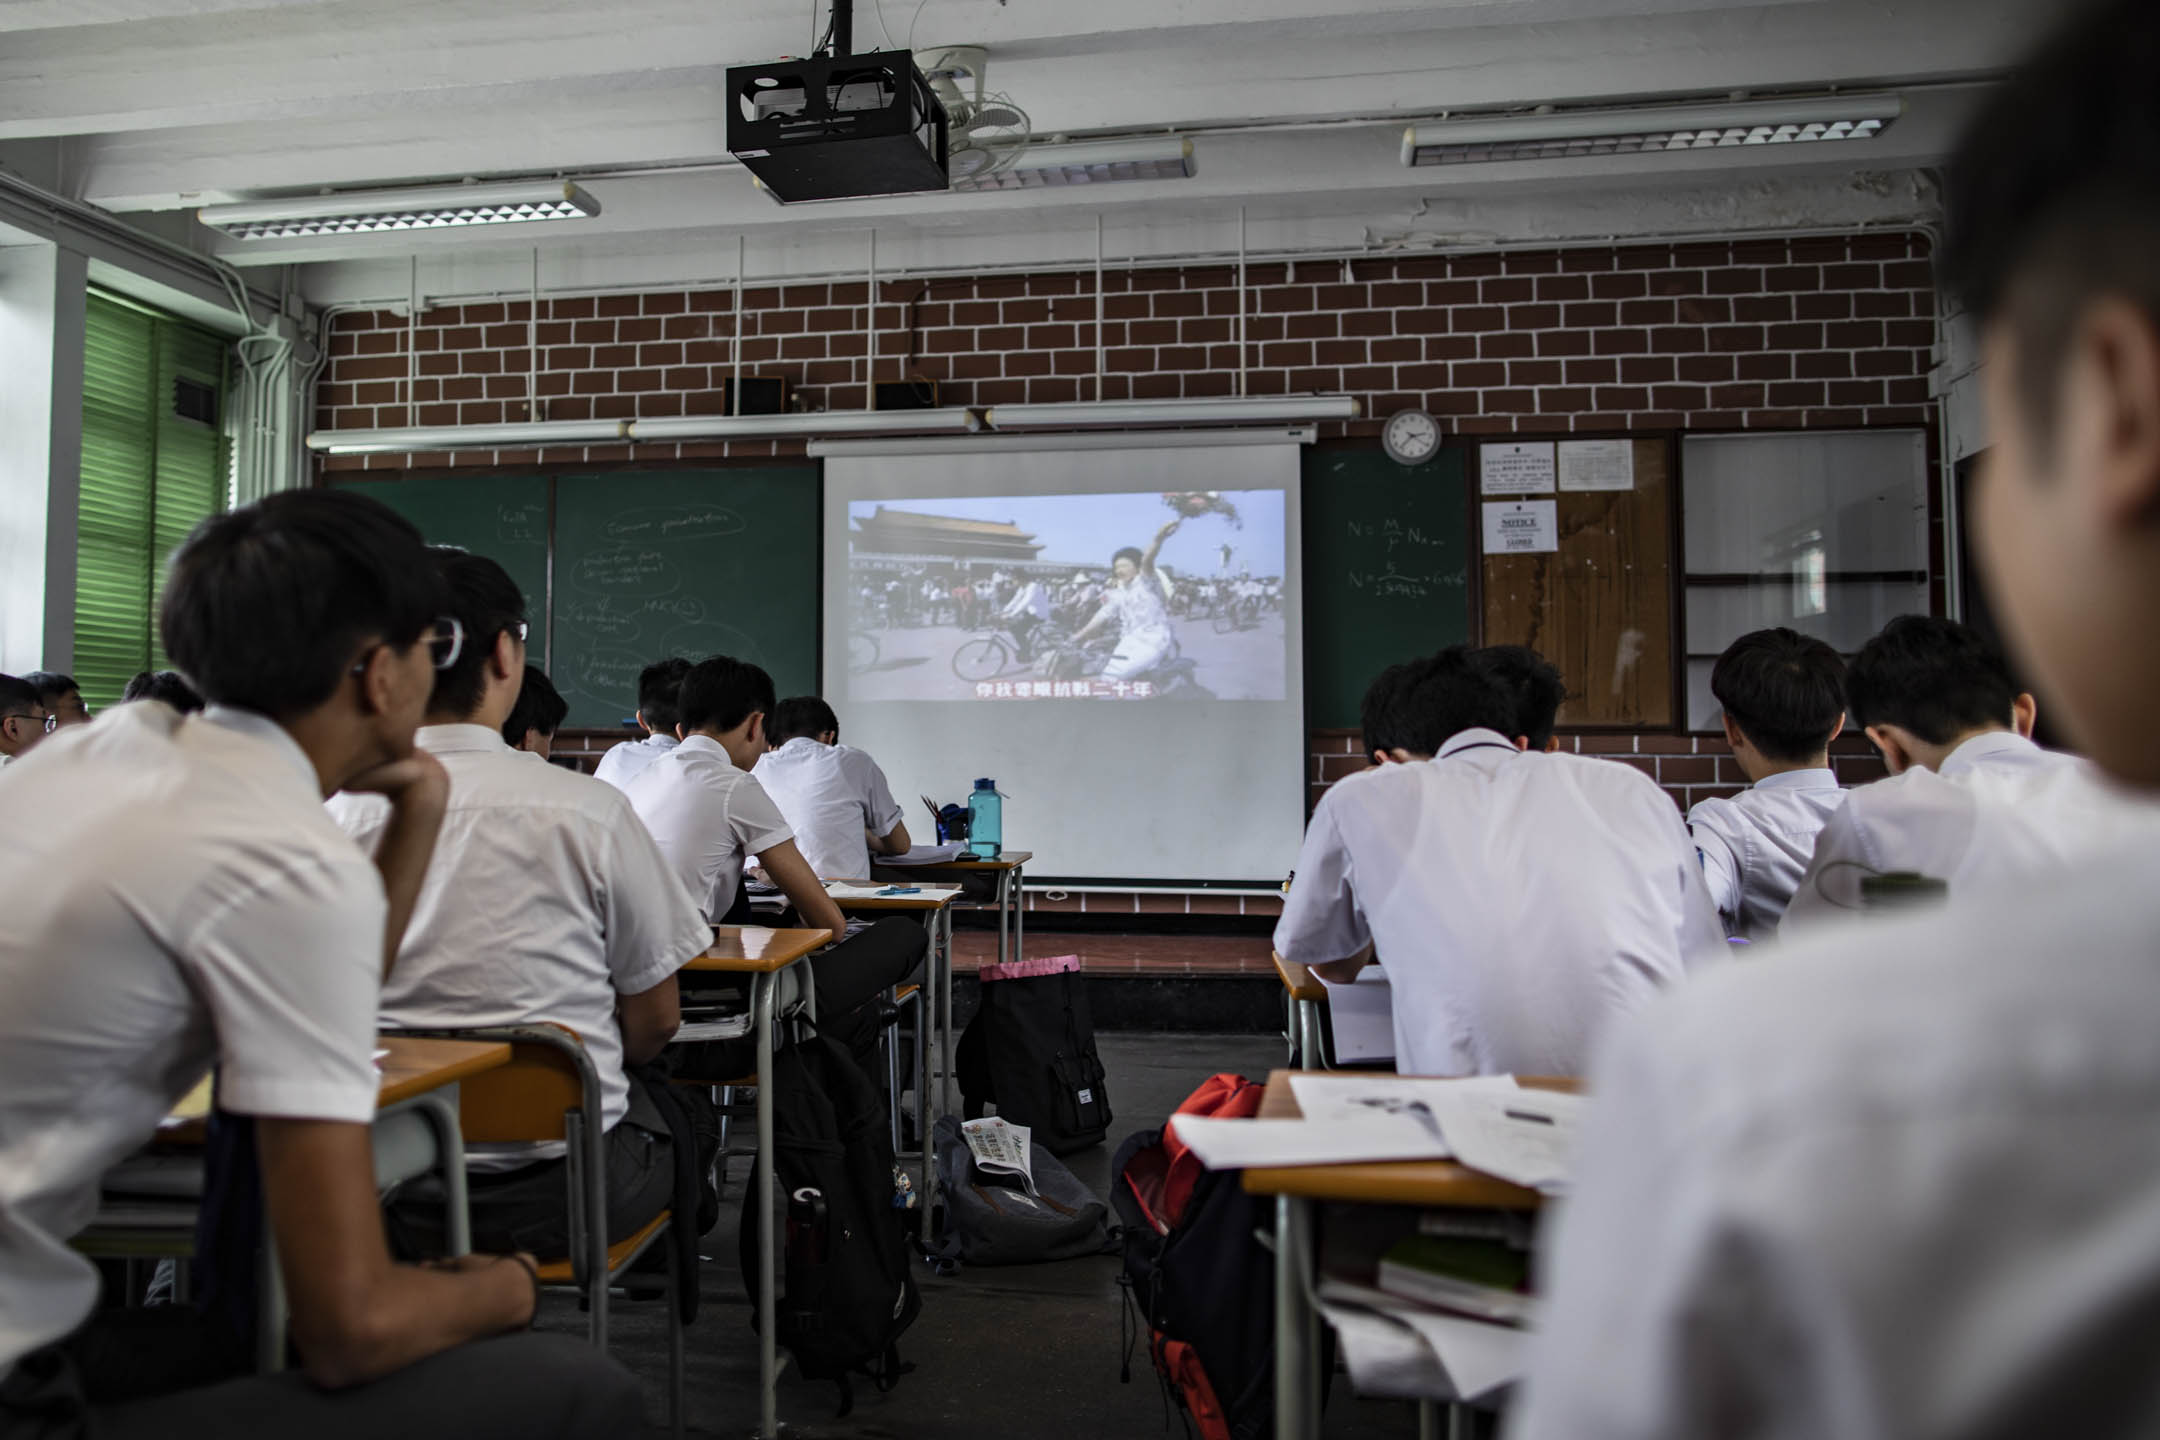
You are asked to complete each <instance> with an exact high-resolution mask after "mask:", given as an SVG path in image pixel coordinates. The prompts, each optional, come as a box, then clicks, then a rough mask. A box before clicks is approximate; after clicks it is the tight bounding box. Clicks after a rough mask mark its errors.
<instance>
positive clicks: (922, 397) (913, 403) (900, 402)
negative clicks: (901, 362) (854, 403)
mask: <svg viewBox="0 0 2160 1440" xmlns="http://www.w3.org/2000/svg"><path fill="white" fill-rule="evenodd" d="M937 397H938V382H937V381H935V380H880V381H878V382H877V384H875V385H873V386H871V387H870V408H871V409H873V410H935V409H937V403H938V398H937Z"/></svg>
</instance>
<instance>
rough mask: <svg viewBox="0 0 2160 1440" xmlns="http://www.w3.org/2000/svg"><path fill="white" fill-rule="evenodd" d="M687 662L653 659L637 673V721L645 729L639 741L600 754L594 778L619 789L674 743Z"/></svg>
mask: <svg viewBox="0 0 2160 1440" xmlns="http://www.w3.org/2000/svg"><path fill="white" fill-rule="evenodd" d="M689 673H690V662H689V661H688V660H685V659H683V658H682V657H681V656H679V655H678V656H670V657H669V658H667V659H665V660H655V661H654V662H653V663H652V664H650V665H648V666H646V667H645V668H644V669H643V670H642V671H640V672H639V673H638V682H637V693H638V702H637V704H638V708H637V722H638V726H639V728H640V729H642V730H643V731H644V732H645V738H644V739H642V740H625V741H624V742H623V743H622V744H620V745H617V746H614V747H613V748H612V749H610V750H609V751H608V752H607V753H606V754H605V755H602V756H601V757H600V763H599V764H597V765H595V766H593V779H595V780H604V781H606V782H607V783H608V784H610V785H613V786H614V787H615V788H616V789H618V790H620V789H623V788H624V787H626V786H627V785H629V783H630V781H631V778H632V777H633V776H635V775H637V774H639V773H640V772H641V771H643V770H644V769H645V767H646V766H648V765H650V764H652V763H653V761H655V760H657V759H659V758H660V757H661V756H662V755H665V754H667V753H668V751H670V750H673V749H674V748H675V745H676V734H675V726H676V721H677V712H676V695H677V693H678V692H679V691H680V690H681V689H682V681H683V676H685V675H687V674H689Z"/></svg>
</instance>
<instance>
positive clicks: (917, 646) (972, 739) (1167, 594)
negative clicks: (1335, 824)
mask: <svg viewBox="0 0 2160 1440" xmlns="http://www.w3.org/2000/svg"><path fill="white" fill-rule="evenodd" d="M1042 443H1045V444H1049V443H1053V442H1049V441H1045V442H1042ZM1298 451H1299V447H1298V445H1297V444H1296V443H1295V441H1293V440H1291V439H1289V438H1287V437H1286V438H1285V439H1283V440H1282V441H1281V442H1280V443H1269V444H1261V445H1255V444H1250V443H1246V444H1238V445H1223V446H1213V445H1210V446H1197V447H1184V446H1180V447H1169V446H1160V445H1158V446H1154V447H1150V446H1149V445H1148V444H1147V442H1146V439H1145V437H1143V436H1134V437H1132V444H1131V448H1129V449H1089V450H1057V449H1040V450H1034V449H1030V450H1018V451H1015V450H1010V449H1002V448H1001V449H998V450H995V451H990V452H988V453H979V454H972V453H962V454H920V453H915V454H893V455H862V454H853V455H848V456H845V457H841V456H833V457H828V458H827V459H826V461H825V526H824V530H825V605H824V609H825V615H824V639H825V643H824V694H825V697H826V698H827V699H828V700H829V701H831V702H832V704H833V706H834V708H835V709H836V710H837V711H838V712H839V715H840V723H841V738H842V740H843V741H844V742H845V743H847V744H849V745H853V746H857V747H860V748H862V749H864V750H867V751H869V752H870V754H872V755H873V756H875V757H876V758H877V760H878V762H879V763H880V764H881V765H883V766H884V768H885V772H886V774H887V775H888V776H889V777H890V779H891V781H892V786H893V791H894V793H895V794H896V795H898V796H900V797H901V799H902V801H903V804H904V805H905V808H906V811H907V823H908V827H909V830H910V831H911V832H912V833H913V834H915V835H916V837H917V838H918V841H919V842H922V841H926V838H927V837H926V834H925V832H927V830H928V827H929V824H930V817H929V815H928V813H927V812H926V811H925V810H924V808H923V807H922V805H921V804H920V803H919V802H918V801H917V798H916V797H917V796H918V795H928V796H931V797H933V798H935V799H936V800H938V801H940V802H944V801H949V800H964V799H965V796H966V792H967V791H968V789H969V788H970V787H971V786H972V784H973V782H974V780H975V778H976V777H978V776H988V777H991V778H993V779H995V780H996V781H997V782H998V788H999V789H1000V790H1001V791H1003V792H1005V794H1006V795H1007V796H1009V797H1010V798H1008V799H1007V800H1006V802H1005V844H1006V846H1007V848H1009V849H1019V850H1030V851H1033V852H1034V853H1035V859H1034V860H1033V861H1032V862H1031V863H1030V865H1029V870H1030V873H1031V874H1033V875H1038V876H1058V877H1066V878H1072V879H1091V878H1094V879H1125V878H1133V879H1152V880H1181V879H1191V880H1244V881H1267V882H1270V883H1272V882H1275V881H1279V880H1280V879H1281V877H1282V876H1283V875H1284V874H1285V873H1286V872H1287V871H1288V869H1289V868H1290V866H1291V865H1292V864H1293V863H1294V862H1295V860H1296V858H1297V849H1298V842H1299V839H1300V837H1301V835H1302V833H1303V829H1304V820H1305V770H1306V766H1307V762H1306V760H1305V750H1306V738H1305V697H1304V686H1303V675H1302V670H1303V667H1302V665H1301V664H1300V657H1301V656H1302V654H1303V638H1304V637H1303V633H1302V624H1301V610H1300V607H1301V584H1300V576H1299V566H1298Z"/></svg>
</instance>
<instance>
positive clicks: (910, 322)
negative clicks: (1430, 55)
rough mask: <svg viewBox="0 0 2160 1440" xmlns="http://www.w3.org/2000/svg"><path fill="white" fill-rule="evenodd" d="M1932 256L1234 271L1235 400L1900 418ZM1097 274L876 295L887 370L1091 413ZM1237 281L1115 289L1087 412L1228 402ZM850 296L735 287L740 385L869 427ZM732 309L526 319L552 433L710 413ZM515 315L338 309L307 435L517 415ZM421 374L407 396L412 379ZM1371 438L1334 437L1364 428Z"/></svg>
mask: <svg viewBox="0 0 2160 1440" xmlns="http://www.w3.org/2000/svg"><path fill="white" fill-rule="evenodd" d="M1927 243H1928V242H1927V241H1926V239H1925V238H1924V237H1922V236H1919V235H1904V234H1866V235H1853V236H1849V237H1833V238H1827V239H1802V240H1790V241H1787V240H1746V241H1735V242H1732V243H1729V244H1690V245H1634V246H1622V247H1617V248H1606V249H1579V250H1565V251H1540V252H1523V253H1516V254H1509V255H1459V256H1444V257H1441V256H1435V257H1423V258H1411V259H1392V258H1391V259H1376V260H1361V261H1357V262H1354V263H1353V264H1351V265H1350V266H1349V267H1348V270H1347V275H1348V278H1347V279H1345V278H1344V277H1345V274H1346V271H1345V267H1344V266H1343V265H1341V264H1340V263H1338V262H1310V263H1307V264H1304V265H1299V266H1296V267H1294V269H1293V268H1292V267H1285V266H1283V265H1280V264H1269V265H1256V266H1253V267H1252V268H1251V270H1250V272H1249V283H1250V289H1249V292H1248V294H1249V307H1248V313H1247V321H1246V345H1245V360H1246V364H1247V367H1248V373H1247V376H1246V387H1247V391H1248V393H1251V394H1255V395H1281V394H1292V393H1301V392H1324V393H1348V394H1353V395H1356V396H1359V397H1360V398H1361V399H1363V400H1364V402H1365V406H1366V414H1367V415H1368V416H1370V417H1378V418H1384V417H1386V416H1387V415H1389V414H1391V413H1393V412H1394V411H1395V410H1398V409H1401V408H1403V407H1406V406H1412V405H1416V406H1421V407H1423V408H1425V409H1427V410H1429V411H1431V412H1432V413H1433V414H1434V415H1436V416H1439V417H1440V418H1441V419H1442V422H1443V423H1444V424H1445V425H1447V426H1448V427H1450V428H1451V429H1453V430H1455V431H1457V432H1459V433H1504V432H1508V431H1511V430H1539V431H1552V430H1567V429H1575V430H1617V429H1638V430H1675V429H1732V428H1740V427H1750V428H1796V427H1808V428H1820V427H1833V426H1834V427H1846V426H1854V425H1917V424H1926V423H1928V422H1929V420H1930V418H1931V409H1930V407H1929V405H1928V396H1927V380H1926V375H1927V370H1928V366H1929V360H1930V356H1929V347H1930V346H1931V345H1932V344H1933V343H1934V338H1935V322H1934V318H1933V317H1934V313H1935V306H1934V292H1933V289H1932V280H1931V277H1930V266H1929V262H1928V259H1927ZM1093 281H1094V277H1093V275H1092V273H1087V272H1075V271H1058V272H1050V273H1044V274H1039V275H1027V276H997V277H985V278H980V279H954V280H928V281H922V280H904V281H889V282H881V283H880V285H879V287H878V303H877V306H876V312H877V313H876V317H875V319H876V324H877V330H878V340H877V347H878V362H877V378H878V379H880V380H897V379H901V378H907V377H920V378H925V379H931V380H936V381H938V382H940V384H941V385H942V387H943V390H942V395H941V398H942V399H943V400H944V401H946V402H947V403H952V404H965V405H976V406H984V405H995V404H1005V403H1014V402H1021V401H1031V402H1037V401H1059V400H1087V399H1095V398H1097V396H1096V394H1095V389H1096V386H1095V325H1096V314H1095V311H1096V297H1095V294H1094V284H1093ZM1235 281H1236V275H1235V272H1234V271H1231V270H1229V269H1226V268H1222V267H1190V268H1181V269H1155V270H1112V271H1110V272H1108V274H1107V275H1106V276H1105V293H1104V296H1103V304H1102V309H1103V321H1102V323H1103V326H1104V330H1103V341H1104V345H1105V347H1106V348H1105V357H1104V358H1105V362H1106V373H1105V377H1104V381H1103V385H1102V397H1101V398H1106V399H1122V398H1127V397H1133V396H1139V397H1171V396H1213V395H1227V394H1230V393H1232V391H1233V389H1234V387H1235V383H1236V368H1237V360H1238V355H1237V346H1236V344H1235V343H1234V336H1235V323H1236V322H1235V318H1234V317H1235V315H1236V312H1237V308H1238V292H1237V290H1236V288H1235ZM866 300H867V289H866V286H865V285H864V284H863V283H862V282H860V281H855V282H841V283H835V284H823V283H819V284H803V285H781V286H762V287H757V288H754V289H750V290H746V291H745V292H744V296H743V315H742V345H741V353H742V366H743V370H744V373H746V374H751V375H764V376H773V375H777V376H785V377H787V378H788V379H789V380H790V381H792V382H793V383H794V385H795V387H796V391H797V393H798V394H799V395H801V396H802V397H803V398H804V399H805V401H806V402H807V403H808V405H809V406H810V408H812V409H859V408H861V407H862V406H863V404H864V395H865V391H864V383H863V382H864V370H865V366H866V355H867V352H868V338H867V337H866V335H865V333H864V327H865V324H866V322H867V321H868V320H869V319H870V316H869V315H868V314H867V310H868V308H869V307H868V306H867V305H866ZM733 305H734V298H733V295H732V294H731V293H730V292H729V291H726V290H707V291H690V292H685V291H680V290H670V291H656V292H652V293H647V294H642V295H611V296H602V297H598V298H593V297H586V298H575V299H545V298H543V299H542V301H541V302H540V307H541V315H540V321H539V341H540V346H539V348H540V352H541V354H540V368H539V382H538V388H539V395H540V399H541V412H542V413H541V416H540V418H542V419H548V420H573V419H629V418H633V417H638V416H659V415H681V414H717V413H719V412H720V411H721V409H722V395H723V392H722V386H723V384H724V382H725V380H726V378H727V375H728V365H729V356H730V347H731V343H732V337H733V335H734V329H735V322H736V316H735V315H734V313H733ZM529 308H530V307H529V306H528V305H527V304H526V303H525V302H523V301H509V302H488V303H483V304H468V305H441V306H437V307H435V308H434V309H431V310H428V311H426V312H425V313H423V315H422V316H421V323H420V325H419V327H418V332H417V346H416V347H415V348H414V349H413V350H411V351H409V350H408V344H407V341H408V331H407V327H406V323H405V321H404V319H403V318H402V317H400V316H397V315H394V314H391V313H389V312H363V313H351V314H346V315H341V316H339V317H338V318H337V321H336V323H335V326H334V327H333V330H332V334H331V341H330V344H331V360H330V363H329V366H328V369H327V370H326V372H325V374H324V377H323V382H322V385H321V387H320V391H319V394H318V411H317V424H318V426H320V427H321V428H325V429H365V428H372V427H381V426H398V425H407V424H417V425H450V424H463V425H472V424H485V423H492V422H498V421H506V420H508V421H514V420H523V419H526V418H528V417H527V407H526V403H525V396H526V387H527V377H528V370H529V366H530V364H531V356H530V352H529V350H528V348H527V336H528V325H529V321H530V315H529ZM414 360H417V366H418V372H419V379H418V382H417V384H416V385H415V386H413V389H412V395H411V400H412V402H413V403H412V405H410V406H408V404H407V403H406V401H407V395H406V389H407V384H406V375H407V370H408V365H409V363H411V362H412V361H414ZM1378 418H1374V419H1368V420H1365V421H1360V422H1357V423H1356V424H1353V425H1349V426H1338V427H1330V433H1335V434H1341V433H1356V434H1371V433H1375V432H1376V430H1377V428H1378ZM800 448H801V446H800V442H793V441H782V442H771V441H758V442H754V443H750V442H739V441H738V442H726V443H723V442H688V443H671V444H643V445H637V446H629V445H612V444H611V445H592V446H582V445H581V446H568V447H563V448H560V449H552V450H549V451H546V452H545V453H541V452H534V451H519V452H491V451H462V452H458V453H455V454H448V455H373V456H343V457H336V458H332V459H329V460H326V461H325V462H324V464H325V468H326V469H360V468H374V469H405V468H411V469H435V468H443V467H452V466H454V467H456V468H459V469H465V468H487V467H490V466H500V465H530V464H535V463H545V464H585V463H605V462H615V461H631V460H637V461H655V460H659V461H665V460H674V459H684V460H696V459H719V458H729V457H738V456H740V457H762V456H770V455H773V454H776V453H778V454H792V453H799V451H800Z"/></svg>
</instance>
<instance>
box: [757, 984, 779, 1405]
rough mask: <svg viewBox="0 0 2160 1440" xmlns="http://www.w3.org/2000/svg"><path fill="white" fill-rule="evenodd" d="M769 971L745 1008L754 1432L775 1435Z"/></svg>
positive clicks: (776, 1364)
mask: <svg viewBox="0 0 2160 1440" xmlns="http://www.w3.org/2000/svg"><path fill="white" fill-rule="evenodd" d="M778 988H779V980H778V977H777V976H775V975H759V976H758V977H757V978H756V979H755V980H754V981H753V982H752V984H751V991H752V993H751V999H750V1013H751V1016H752V1022H751V1023H752V1024H753V1025H754V1026H755V1027H756V1029H757V1077H758V1087H757V1167H756V1181H755V1184H756V1186H757V1190H756V1195H757V1216H758V1255H757V1265H758V1432H757V1433H758V1435H759V1437H760V1440H780V1352H779V1336H778V1334H777V1333H776V1327H777V1325H778V1323H779V1322H778V1319H777V1315H776V1312H777V1310H778V1305H777V1303H776V1302H777V1300H778V1297H777V1296H776V1295H775V1294H774V1285H775V1276H774V1274H773V1272H774V1269H775V1268H776V1267H775V1266H774V1264H773V1214H772V1212H773V1094H772V1087H773V992H774V991H775V990H776V989H778Z"/></svg>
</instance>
